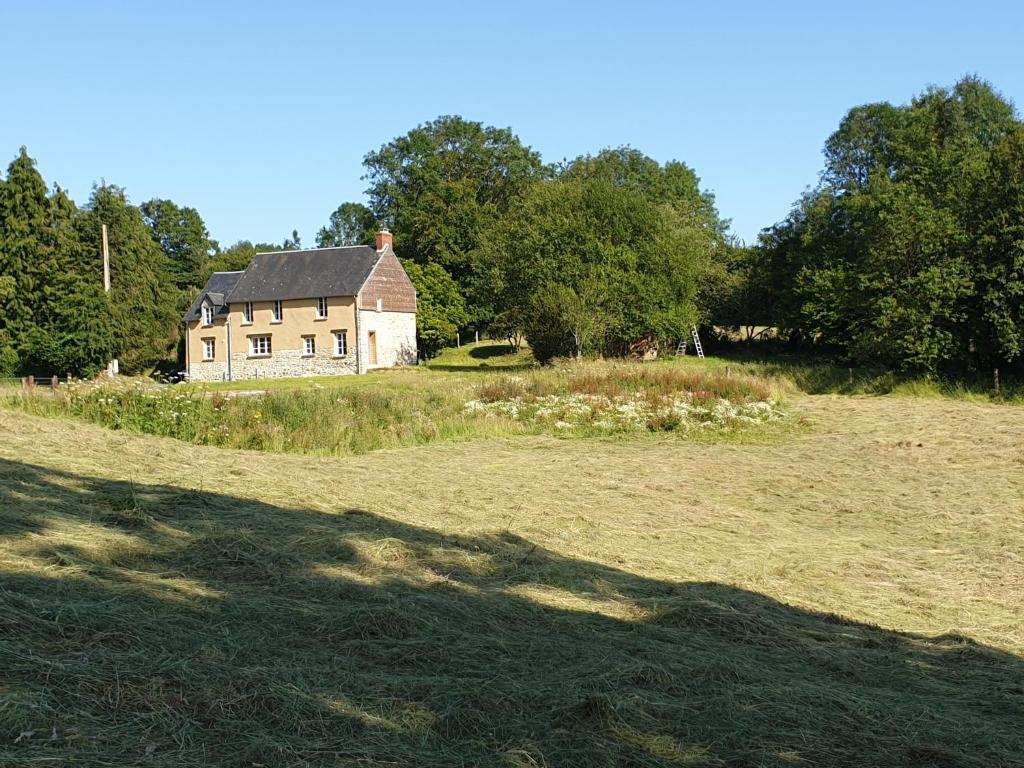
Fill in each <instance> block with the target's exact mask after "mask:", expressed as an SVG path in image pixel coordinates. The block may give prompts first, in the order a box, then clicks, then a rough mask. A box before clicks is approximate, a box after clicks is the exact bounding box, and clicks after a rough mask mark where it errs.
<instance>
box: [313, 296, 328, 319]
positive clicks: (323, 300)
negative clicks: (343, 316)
mask: <svg viewBox="0 0 1024 768" xmlns="http://www.w3.org/2000/svg"><path fill="white" fill-rule="evenodd" d="M326 317H327V297H326V296H321V297H320V298H319V299H317V300H316V319H317V320H323V319H324V318H326Z"/></svg>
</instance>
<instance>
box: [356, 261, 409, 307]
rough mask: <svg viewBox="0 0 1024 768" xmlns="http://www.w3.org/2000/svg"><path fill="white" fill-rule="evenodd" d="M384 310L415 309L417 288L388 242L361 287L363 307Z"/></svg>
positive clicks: (360, 297)
mask: <svg viewBox="0 0 1024 768" xmlns="http://www.w3.org/2000/svg"><path fill="white" fill-rule="evenodd" d="M378 300H379V302H380V309H381V310H382V311H384V312H415V311H416V288H415V286H413V284H412V280H410V279H409V275H408V273H407V272H406V271H405V268H404V267H403V266H402V262H401V261H399V259H398V257H397V256H396V255H395V252H394V251H393V250H391V247H390V246H385V248H384V250H383V251H382V252H381V254H380V258H379V259H378V260H377V263H376V265H374V268H373V270H372V271H371V272H370V274H369V276H367V278H366V281H365V282H364V283H363V285H362V288H361V289H360V290H359V308H360V309H374V310H375V309H377V308H378Z"/></svg>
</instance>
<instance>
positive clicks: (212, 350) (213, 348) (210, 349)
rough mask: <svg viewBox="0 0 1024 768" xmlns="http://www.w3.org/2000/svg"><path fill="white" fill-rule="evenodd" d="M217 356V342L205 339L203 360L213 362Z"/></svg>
mask: <svg viewBox="0 0 1024 768" xmlns="http://www.w3.org/2000/svg"><path fill="white" fill-rule="evenodd" d="M216 356H217V340H216V339H203V360H213V359H214V358H215V357H216Z"/></svg>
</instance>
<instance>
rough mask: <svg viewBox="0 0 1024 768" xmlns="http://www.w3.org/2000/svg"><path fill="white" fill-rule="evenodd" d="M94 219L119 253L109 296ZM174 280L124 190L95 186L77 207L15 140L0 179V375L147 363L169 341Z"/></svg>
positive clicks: (174, 320)
mask: <svg viewBox="0 0 1024 768" xmlns="http://www.w3.org/2000/svg"><path fill="white" fill-rule="evenodd" d="M101 223H102V224H107V225H108V228H109V234H110V246H111V248H112V249H114V250H116V251H117V253H118V255H119V258H118V260H117V262H116V264H115V266H114V268H113V269H112V275H113V285H114V287H113V290H112V291H111V293H110V295H109V296H108V295H106V294H105V293H104V290H103V282H102V275H103V265H102V260H101V245H100V231H101V226H100V225H101ZM182 290H183V289H179V288H178V287H177V284H176V282H175V277H174V276H173V274H172V272H171V267H170V263H169V261H168V259H167V257H166V255H165V254H164V252H163V251H162V250H161V248H160V247H159V245H158V244H157V243H156V242H155V240H154V238H153V235H152V230H151V229H150V227H148V226H147V225H146V223H145V221H144V220H143V215H142V212H141V211H140V210H139V209H138V208H136V207H134V206H131V205H129V204H128V201H127V199H126V197H125V194H124V191H123V190H121V189H119V188H117V187H114V186H108V185H104V186H98V187H96V188H95V189H94V190H93V194H92V197H91V198H90V200H89V204H88V205H87V206H86V207H85V208H82V209H79V208H77V207H76V206H75V204H74V203H73V202H72V201H71V199H70V198H69V197H68V196H67V194H65V192H64V191H63V190H62V189H60V188H59V187H57V188H54V190H53V191H52V192H48V190H47V187H46V184H45V183H44V182H43V180H42V178H41V177H40V175H39V173H38V171H37V170H36V168H35V163H34V162H33V161H32V159H31V158H29V156H28V155H27V153H26V152H25V150H24V149H22V151H21V153H20V154H19V155H18V157H17V158H16V159H15V160H14V161H13V162H12V163H11V165H10V167H9V168H8V171H7V177H6V179H4V180H3V181H2V182H0V375H3V374H7V375H10V374H11V373H13V372H16V371H36V372H39V371H58V372H61V373H63V372H67V371H71V372H75V373H92V372H94V371H96V370H97V369H98V368H102V367H103V365H104V364H105V363H106V361H108V360H109V359H111V357H115V356H116V357H120V358H122V359H123V361H124V363H125V365H126V366H127V367H128V368H129V369H139V368H142V367H145V366H147V365H152V364H154V363H156V362H157V361H159V360H161V359H163V358H165V357H166V356H167V355H168V353H169V352H170V351H171V350H172V349H173V345H174V342H175V339H176V328H177V306H178V304H177V303H176V300H177V299H178V296H179V295H180V294H181V292H182Z"/></svg>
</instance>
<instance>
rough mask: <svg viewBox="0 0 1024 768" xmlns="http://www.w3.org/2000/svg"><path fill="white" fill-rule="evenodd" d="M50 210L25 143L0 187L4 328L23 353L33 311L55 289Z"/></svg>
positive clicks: (0, 317) (0, 321)
mask: <svg viewBox="0 0 1024 768" xmlns="http://www.w3.org/2000/svg"><path fill="white" fill-rule="evenodd" d="M48 212H49V201H48V200H47V195H46V184H45V182H44V181H43V178H42V176H40V175H39V172H38V171H37V170H36V167H35V161H34V160H32V158H31V157H29V155H28V151H27V150H26V149H25V147H22V148H21V151H20V152H19V153H18V157H17V158H15V159H14V161H13V162H12V163H11V164H10V166H8V169H7V179H6V181H5V182H4V184H3V185H2V186H0V332H2V334H3V336H4V337H5V338H6V340H7V341H6V344H7V345H9V346H12V347H13V348H14V349H15V350H17V351H18V352H19V353H20V351H21V350H20V349H19V348H20V347H21V346H22V344H23V342H24V339H25V338H26V335H27V334H28V332H29V331H31V329H32V328H33V326H34V320H33V317H34V314H33V310H34V309H35V308H37V307H38V306H39V304H40V303H41V302H42V301H43V300H44V296H45V294H47V293H49V292H50V291H51V290H52V289H51V288H50V287H49V286H48V285H47V283H46V277H47V275H49V274H52V272H53V264H52V260H53V252H52V248H51V247H50V246H49V244H48V243H47V241H46V231H47V217H48Z"/></svg>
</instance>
